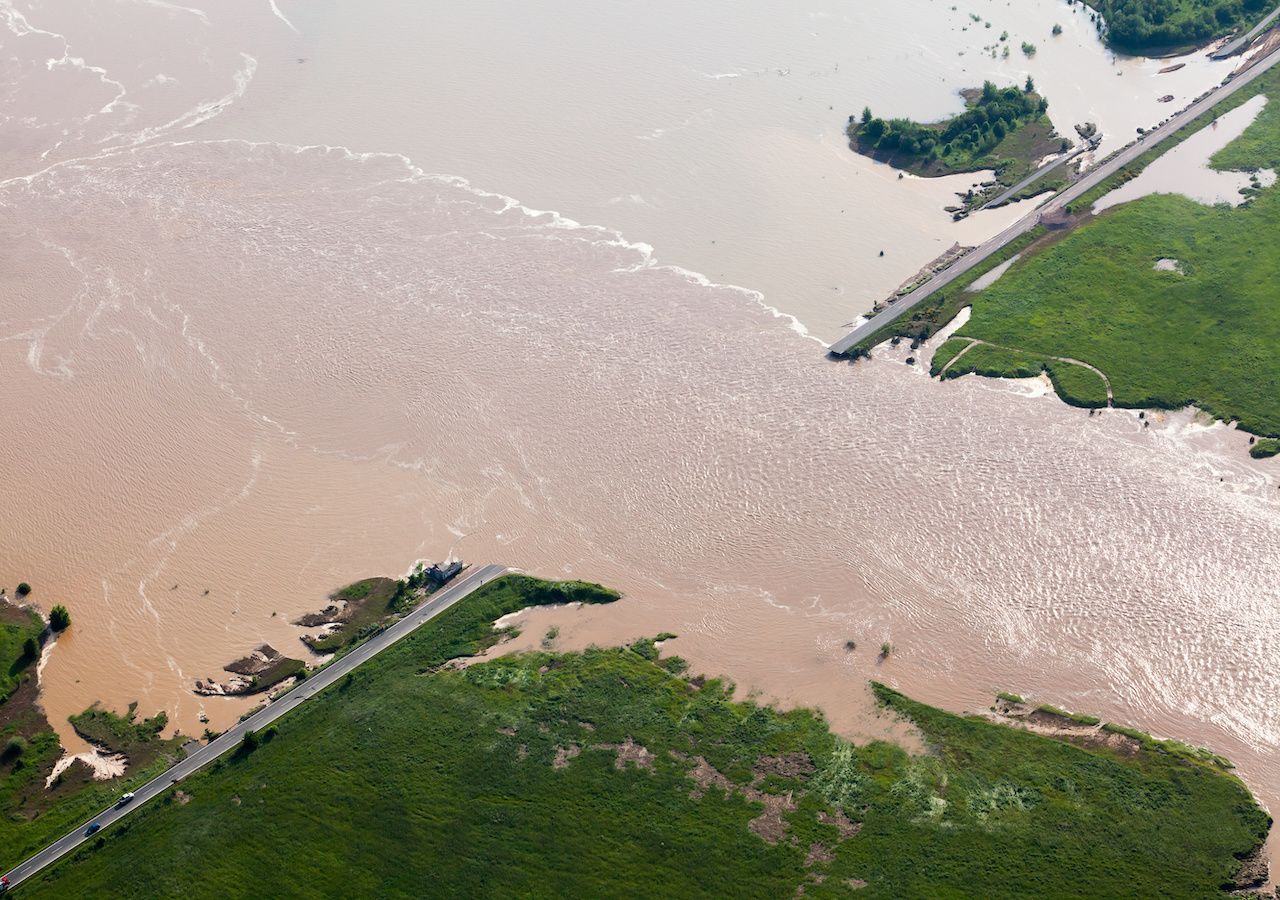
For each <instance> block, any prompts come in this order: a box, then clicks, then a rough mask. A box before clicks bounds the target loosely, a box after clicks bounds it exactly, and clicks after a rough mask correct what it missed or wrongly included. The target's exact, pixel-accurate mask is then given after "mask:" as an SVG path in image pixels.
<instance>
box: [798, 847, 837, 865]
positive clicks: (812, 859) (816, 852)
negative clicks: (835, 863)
mask: <svg viewBox="0 0 1280 900" xmlns="http://www.w3.org/2000/svg"><path fill="white" fill-rule="evenodd" d="M835 858H836V855H835V854H834V853H832V852H831V851H830V850H828V849H827V848H826V847H824V846H822V844H817V843H814V844H810V845H809V852H808V854H806V855H805V858H804V864H805V865H806V866H811V865H813V864H814V863H820V862H824V863H826V862H831V860H833V859H835Z"/></svg>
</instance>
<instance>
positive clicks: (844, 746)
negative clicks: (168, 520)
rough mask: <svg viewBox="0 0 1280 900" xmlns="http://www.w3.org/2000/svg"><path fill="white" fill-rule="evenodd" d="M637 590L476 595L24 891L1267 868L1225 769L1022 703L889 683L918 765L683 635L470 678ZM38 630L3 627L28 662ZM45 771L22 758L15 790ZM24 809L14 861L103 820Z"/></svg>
mask: <svg viewBox="0 0 1280 900" xmlns="http://www.w3.org/2000/svg"><path fill="white" fill-rule="evenodd" d="M617 596H618V595H617V593H616V592H613V591H610V590H608V589H606V588H602V587H599V586H597V585H592V584H586V583H580V582H573V583H565V584H556V583H549V582H544V581H540V580H537V579H533V578H530V577H526V576H518V575H511V576H506V577H503V578H501V579H499V580H497V581H495V582H493V583H491V584H489V585H487V586H485V587H483V588H481V589H480V590H478V591H476V592H475V593H474V594H471V595H470V596H468V597H467V598H466V599H464V600H462V601H460V602H458V603H457V605H456V606H454V607H452V608H450V609H449V610H448V611H447V612H444V613H442V614H441V615H439V616H438V617H437V618H435V619H433V620H432V621H430V622H429V623H427V624H426V625H423V626H422V627H421V628H419V629H418V630H417V631H415V632H413V633H412V634H411V635H409V636H408V637H405V638H404V639H402V640H400V641H399V642H397V643H396V644H394V645H393V646H391V647H390V648H389V649H387V650H385V651H383V652H382V653H381V654H379V655H378V656H376V657H374V658H373V659H372V660H370V661H368V662H366V663H364V664H363V665H362V666H360V667H359V668H358V669H356V670H355V671H354V672H352V673H351V674H349V675H347V676H345V677H344V678H343V679H341V680H339V681H338V682H337V683H336V684H335V685H334V686H331V687H329V688H327V689H326V690H325V691H323V692H322V693H320V694H318V695H317V696H316V697H315V698H313V699H311V700H309V701H308V702H306V703H305V704H303V705H302V706H300V707H299V708H297V709H296V710H294V711H292V712H290V713H288V714H287V715H286V716H285V717H283V718H282V719H280V720H279V722H278V723H277V724H276V725H273V726H271V727H269V728H268V729H266V730H265V731H263V732H261V733H259V734H257V735H254V737H253V739H252V740H248V739H246V741H245V743H244V744H242V745H241V746H240V748H239V749H238V750H236V751H234V752H232V753H229V754H227V755H225V756H224V757H222V758H221V759H219V760H218V761H217V762H215V763H213V764H212V765H211V766H209V767H206V769H205V770H203V771H202V772H200V773H198V774H195V775H192V776H190V777H189V778H187V779H185V780H184V781H183V782H182V783H181V784H180V785H177V786H175V787H173V788H171V789H170V790H169V791H168V792H167V793H166V794H165V795H164V796H163V797H162V798H160V799H158V800H157V801H154V802H152V803H150V804H147V805H146V806H144V807H140V808H139V809H137V810H135V811H134V812H133V813H132V814H131V815H130V816H128V817H127V818H126V819H124V820H123V821H122V822H120V823H119V824H117V825H114V826H112V827H111V828H109V829H106V830H104V831H103V832H102V833H101V834H100V835H99V836H98V837H97V838H95V839H94V840H92V841H90V842H88V843H86V844H85V845H84V846H82V847H81V848H80V849H79V850H78V851H76V852H75V854H74V855H73V856H72V857H70V858H69V859H66V860H63V861H62V862H61V863H59V864H57V865H56V866H54V867H52V868H51V869H49V870H46V871H45V872H43V873H42V874H40V875H39V876H37V877H36V878H35V879H33V880H32V881H31V882H28V883H24V884H23V885H22V886H21V888H20V890H21V893H22V896H27V895H30V896H33V897H36V896H50V897H67V896H90V895H95V894H107V895H111V896H138V897H157V896H184V897H221V896H239V895H243V894H245V893H247V892H250V891H251V892H253V893H254V894H257V895H262V896H285V895H289V896H298V895H305V896H318V897H319V896H443V895H455V896H458V895H460V896H550V895H558V896H584V897H585V896H590V897H601V896H635V895H641V894H643V895H652V894H660V895H667V896H744V897H792V896H797V895H798V894H800V893H803V895H804V896H850V895H852V894H853V892H854V891H856V896H859V897H864V896H865V897H904V896H933V897H945V896H1041V897H1042V896H1055V895H1061V896H1112V895H1125V896H1157V895H1161V896H1171V895H1172V896H1180V897H1215V896H1223V890H1224V889H1227V888H1233V887H1236V886H1244V885H1247V884H1250V883H1254V882H1255V880H1256V873H1257V868H1256V866H1253V867H1251V866H1250V865H1249V864H1248V863H1249V860H1250V859H1251V858H1252V857H1253V856H1254V855H1255V854H1256V853H1257V851H1258V848H1259V847H1260V845H1261V843H1262V841H1263V840H1264V838H1265V836H1266V834H1267V830H1268V827H1269V824H1270V820H1269V818H1268V816H1267V815H1266V813H1265V812H1264V811H1263V810H1262V809H1260V808H1259V807H1258V805H1257V803H1256V802H1255V801H1254V800H1253V799H1252V797H1251V796H1250V794H1249V792H1248V790H1247V789H1246V788H1245V786H1244V785H1243V784H1242V783H1241V782H1240V780H1239V779H1238V778H1237V777H1236V776H1235V775H1233V774H1232V773H1231V771H1230V768H1229V764H1228V763H1226V762H1225V761H1224V760H1221V759H1220V758H1218V757H1216V756H1214V755H1212V754H1210V753H1208V752H1206V751H1201V750H1196V749H1193V748H1190V747H1187V746H1185V745H1182V744H1178V743H1176V742H1168V741H1158V740H1154V739H1152V738H1150V737H1148V736H1147V735H1145V734H1142V733H1140V732H1136V731H1132V730H1130V729H1127V728H1123V727H1119V726H1112V725H1102V724H1101V723H1099V722H1098V721H1097V720H1096V719H1093V718H1090V717H1087V716H1079V715H1072V714H1069V713H1066V712H1064V711H1062V710H1056V709H1053V708H1052V707H1040V708H1038V709H1034V708H1032V707H1030V706H1028V705H1027V704H1025V703H1023V701H1022V699H1021V698H1019V697H1015V696H1013V695H1009V694H1004V695H1001V698H1000V699H999V700H998V701H997V705H996V707H997V708H999V709H1000V710H1001V711H1005V712H1008V713H1010V714H1011V715H1013V716H1016V717H1017V718H1015V719H1009V720H1007V721H1010V722H1020V723H1021V725H1023V726H1025V727H1015V726H1014V725H1012V724H998V723H997V722H996V721H992V720H990V719H988V718H984V717H979V716H960V715H953V714H951V713H947V712H943V711H941V710H938V709H935V708H932V707H929V706H926V705H924V704H922V703H918V702H915V701H913V700H911V699H909V698H907V697H905V696H903V695H902V694H900V693H898V692H896V691H894V690H892V689H890V688H889V687H886V686H884V685H879V684H877V685H874V686H873V687H874V690H875V693H876V696H877V698H878V699H879V701H880V703H881V704H882V706H883V707H884V710H885V714H886V715H895V716H900V717H903V718H905V719H908V720H910V722H911V723H912V725H913V726H914V728H915V729H917V730H918V732H919V733H920V735H921V737H922V738H923V743H924V748H925V749H924V751H923V752H921V753H916V754H911V753H908V752H907V751H905V750H904V749H902V748H901V747H899V746H896V745H893V744H889V743H883V742H871V743H866V744H857V745H855V744H853V743H850V742H848V741H845V740H843V739H841V738H840V737H838V736H837V735H835V734H833V733H832V732H831V731H830V729H829V728H828V726H827V724H826V722H825V720H824V719H823V717H822V715H821V714H820V713H817V712H815V711H812V710H807V709H795V710H790V711H780V710H778V709H775V708H772V707H769V706H764V705H759V704H756V703H753V702H750V701H740V700H736V699H734V691H733V687H732V685H731V684H728V683H726V682H724V681H722V680H719V679H714V678H711V679H708V678H705V677H703V676H697V677H691V676H690V674H689V673H688V672H687V671H686V666H685V664H684V663H683V662H682V661H681V660H680V659H679V658H677V657H662V656H660V655H659V652H658V647H657V642H658V641H661V640H663V639H666V638H669V637H671V636H670V635H660V636H656V637H655V638H654V639H652V640H639V641H636V642H635V643H634V644H632V645H630V646H627V647H617V648H592V649H589V650H587V651H585V652H581V653H557V652H549V651H547V652H526V653H522V654H519V655H513V656H507V657H498V658H495V659H492V660H488V661H483V662H478V663H476V664H473V665H467V666H460V665H458V661H459V660H460V659H462V658H466V657H470V656H473V655H475V654H477V653H478V652H480V651H482V650H484V649H485V648H487V647H490V646H492V645H493V644H495V643H496V642H498V641H500V640H501V639H502V638H503V637H504V635H505V634H506V633H508V632H504V631H502V630H495V628H494V626H493V623H494V622H495V621H496V620H497V619H499V618H500V617H501V616H503V615H506V614H508V613H511V612H515V611H517V610H520V609H522V608H525V607H528V606H531V605H540V604H546V603H563V602H586V603H608V602H611V601H613V600H614V599H616V598H617ZM23 628H26V629H27V633H30V631H32V630H35V628H36V623H35V622H34V621H28V622H27V623H26V624H25V625H23V624H22V623H20V622H19V623H14V624H11V623H9V621H8V620H6V624H5V625H4V629H5V631H4V632H2V633H3V635H4V636H5V637H4V641H3V643H2V644H0V646H2V647H3V648H4V649H5V652H6V653H7V654H8V655H9V656H10V657H12V656H13V655H14V652H15V651H14V649H13V648H14V646H15V645H14V639H13V638H11V637H9V635H10V634H13V635H14V637H24V635H23V633H22V631H21V629H23ZM13 629H18V631H16V632H15V631H13ZM508 631H509V630H508ZM20 645H21V641H19V642H18V644H17V646H20ZM19 670H20V671H25V668H24V667H23V666H19ZM11 699H12V695H10V700H11ZM7 702H9V701H6V703H7ZM0 709H3V707H2V706H0ZM993 716H994V713H993ZM119 718H120V717H115V718H114V719H112V720H108V721H109V725H108V727H107V731H109V732H112V731H115V730H117V729H119V727H120V726H119V722H118V721H116V720H118V719H119ZM1031 728H1035V729H1036V730H1037V731H1041V732H1045V733H1035V732H1033V731H1032V730H1029V729H1031ZM137 730H140V731H142V732H145V734H144V735H142V736H140V738H139V739H140V740H142V741H143V742H144V743H145V742H147V741H151V740H155V737H154V733H153V730H152V727H151V725H146V724H144V725H140V726H138V729H137ZM25 765H26V763H25V762H22V761H19V762H16V763H15V762H14V761H12V760H10V759H6V761H5V762H4V764H3V768H0V775H3V776H4V777H5V778H7V779H9V780H8V781H6V782H5V784H6V785H10V782H12V781H13V780H14V778H15V772H20V771H21V770H22V769H23V768H24V767H25ZM119 789H120V788H118V787H117V788H116V790H119ZM84 790H85V792H88V793H92V792H93V791H94V790H98V788H95V787H93V786H85V788H84ZM3 796H4V801H5V803H6V804H7V809H6V813H7V815H6V817H5V820H4V821H5V824H4V826H3V827H4V828H5V831H4V832H3V837H4V840H3V841H0V855H2V856H3V861H2V862H0V865H2V866H4V867H7V866H9V865H12V864H14V863H16V862H18V861H19V860H20V859H21V858H24V857H25V856H26V855H27V854H28V853H29V851H30V850H31V849H32V845H33V844H35V845H39V844H42V843H44V842H45V841H47V840H49V839H50V838H52V837H55V836H57V834H60V833H61V830H65V828H66V827H67V826H68V825H69V824H71V823H72V822H73V821H75V818H74V816H72V815H70V813H69V812H68V811H67V810H73V811H74V812H75V814H76V815H80V814H83V813H84V809H85V807H88V808H90V809H92V808H94V806H93V803H92V802H89V801H88V800H86V799H85V798H84V797H83V796H81V795H76V794H72V795H70V796H68V797H66V798H63V799H60V800H58V801H57V802H56V803H54V804H52V805H49V806H46V807H45V808H44V811H43V812H42V813H41V814H40V815H38V816H34V817H33V815H32V814H31V813H30V812H29V811H27V812H24V810H28V807H22V806H20V805H17V804H16V802H15V801H16V799H17V795H16V794H15V793H14V791H13V790H12V788H11V786H10V789H9V790H8V791H7V792H6V793H5V794H4V795H3ZM92 799H93V802H97V803H101V798H100V797H94V798H92ZM64 807H65V809H64ZM60 811H61V812H60ZM50 818H52V819H54V820H56V822H55V823H54V824H56V826H57V827H56V828H55V827H52V825H50V824H49V823H48V822H47V820H48V819H50ZM25 830H30V831H31V834H32V835H36V836H38V838H39V839H38V840H34V839H27V838H23V837H21V835H22V834H23V833H24V831H25Z"/></svg>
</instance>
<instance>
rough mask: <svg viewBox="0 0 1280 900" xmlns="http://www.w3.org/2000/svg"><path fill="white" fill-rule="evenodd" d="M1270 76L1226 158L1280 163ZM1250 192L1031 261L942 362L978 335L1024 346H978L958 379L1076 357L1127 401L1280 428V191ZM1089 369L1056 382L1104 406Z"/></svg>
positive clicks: (1163, 212)
mask: <svg viewBox="0 0 1280 900" xmlns="http://www.w3.org/2000/svg"><path fill="white" fill-rule="evenodd" d="M1259 82H1260V83H1261V85H1260V90H1264V91H1265V92H1266V93H1267V94H1268V95H1269V96H1272V97H1275V98H1276V99H1275V100H1273V101H1271V102H1269V103H1268V105H1267V106H1266V107H1265V108H1264V109H1263V111H1262V113H1261V114H1260V115H1259V116H1258V118H1257V119H1256V120H1255V121H1254V122H1253V124H1251V125H1250V126H1249V128H1248V129H1247V130H1246V131H1245V133H1244V135H1242V136H1241V138H1240V139H1239V140H1237V141H1235V142H1233V143H1232V144H1231V145H1229V146H1228V147H1226V148H1225V149H1224V150H1223V151H1222V152H1220V153H1219V154H1217V155H1216V156H1215V157H1214V159H1213V160H1212V164H1213V166H1214V167H1216V168H1219V169H1233V170H1257V169H1259V168H1275V167H1280V76H1278V75H1277V74H1276V73H1275V72H1271V73H1268V74H1267V75H1266V76H1264V77H1263V78H1261V79H1259ZM1242 93H1243V92H1242ZM1239 102H1243V98H1241V99H1240V101H1239ZM1232 105H1235V104H1232ZM1219 112H1220V111H1219ZM1117 180H1120V179H1117ZM1250 192H1251V195H1252V196H1251V198H1250V201H1249V203H1248V204H1247V205H1246V206H1244V207H1241V208H1234V207H1231V206H1229V205H1226V204H1224V205H1220V206H1216V207H1209V206H1204V205H1202V204H1200V203H1197V202H1195V201H1193V200H1189V199H1187V198H1185V197H1181V196H1176V195H1154V196H1148V197H1144V198H1142V199H1140V200H1137V201H1134V202H1132V203H1127V204H1124V205H1122V206H1119V207H1115V208H1113V209H1111V210H1108V211H1106V212H1105V213H1103V214H1102V215H1100V216H1098V217H1097V218H1095V219H1092V220H1091V221H1088V222H1085V223H1084V224H1083V225H1081V226H1080V227H1079V228H1077V229H1076V230H1075V231H1073V232H1071V233H1069V234H1067V235H1065V236H1063V237H1062V238H1061V239H1059V240H1056V241H1054V242H1052V243H1051V244H1050V245H1049V246H1047V247H1045V248H1044V249H1042V250H1041V251H1040V252H1039V253H1035V254H1030V255H1028V256H1025V257H1024V258H1023V259H1021V260H1019V261H1018V262H1017V263H1016V264H1015V265H1014V266H1013V267H1012V268H1011V269H1010V270H1009V271H1008V272H1007V273H1005V275H1004V276H1003V277H1002V278H1001V279H1000V280H999V281H997V282H996V283H995V284H994V285H991V286H990V287H988V288H986V289H985V290H983V291H981V292H980V293H978V294H975V295H970V297H971V302H972V305H973V315H972V317H971V318H970V320H969V321H968V322H967V323H966V324H965V325H964V326H963V327H962V328H960V329H959V331H958V332H957V334H956V336H955V337H953V338H952V339H951V341H948V342H947V344H946V345H944V347H943V348H941V349H942V350H943V351H945V353H944V355H943V357H942V358H943V359H948V358H951V357H954V356H955V354H956V353H957V352H958V350H959V349H960V347H961V346H963V345H964V344H967V341H966V340H965V339H966V338H977V339H980V340H983V341H988V342H990V343H992V344H997V345H1000V346H1001V347H1005V348H1012V349H1011V350H1004V351H991V352H984V353H979V352H978V351H980V350H988V349H989V348H982V347H975V348H974V349H973V350H970V351H968V352H967V353H965V355H964V356H963V357H961V358H960V359H959V360H958V361H957V362H955V363H953V364H952V365H951V367H950V368H949V369H948V370H947V372H946V375H947V376H948V377H954V376H958V375H961V374H964V373H965V372H970V371H972V372H978V373H979V374H985V375H993V376H1006V377H1018V376H1022V375H1025V374H1026V371H1027V369H1028V368H1034V367H1035V366H1036V365H1037V364H1039V365H1041V366H1047V367H1050V368H1051V369H1052V368H1053V367H1054V363H1053V361H1052V359H1051V357H1071V358H1073V359H1079V360H1082V361H1084V362H1087V363H1089V364H1091V365H1093V366H1095V367H1097V368H1098V369H1100V370H1101V371H1103V372H1104V373H1106V375H1107V377H1108V378H1109V379H1110V381H1111V386H1112V390H1113V391H1114V395H1115V403H1116V405H1119V406H1127V407H1155V408H1164V409H1175V408H1181V407H1184V406H1188V405H1195V406H1197V407H1200V408H1201V409H1204V410H1206V411H1207V412H1209V413H1211V414H1212V415H1214V416H1216V417H1218V418H1222V419H1226V420H1233V419H1234V420H1238V421H1239V422H1240V424H1241V426H1242V427H1243V428H1245V429H1247V430H1248V431H1250V432H1253V433H1255V434H1259V435H1266V436H1276V435H1280V354H1277V353H1276V350H1275V348H1276V347H1277V346H1280V304H1277V303H1276V302H1275V290H1276V285H1277V284H1280V192H1277V191H1276V190H1275V189H1261V190H1255V189H1251V191H1250ZM1076 207H1077V208H1082V207H1081V204H1076ZM1160 258H1170V259H1175V260H1177V261H1178V263H1179V271H1159V270H1156V269H1155V268H1154V264H1155V262H1156V260H1157V259H1160ZM940 368H941V367H938V369H939V370H940ZM1076 368H1077V369H1079V367H1076ZM1079 371H1080V372H1087V370H1083V369H1079ZM1088 375H1089V379H1086V378H1085V376H1084V375H1078V374H1076V373H1072V378H1073V379H1074V381H1073V382H1072V383H1070V384H1068V383H1067V382H1066V381H1065V380H1063V379H1062V378H1061V377H1055V378H1054V382H1055V386H1056V387H1058V388H1059V392H1060V393H1061V394H1062V395H1063V397H1064V399H1067V400H1068V401H1070V402H1080V400H1081V396H1080V395H1079V390H1080V389H1079V386H1078V385H1076V384H1075V381H1079V382H1081V383H1083V384H1085V385H1088V384H1090V383H1093V384H1094V385H1095V386H1094V388H1092V389H1091V390H1092V393H1091V395H1089V396H1091V397H1092V398H1093V400H1094V401H1096V400H1097V398H1098V392H1097V387H1096V382H1097V378H1096V376H1094V375H1093V374H1092V373H1088ZM1081 405H1097V404H1096V402H1086V403H1082V404H1081ZM1255 446H1256V445H1255Z"/></svg>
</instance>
